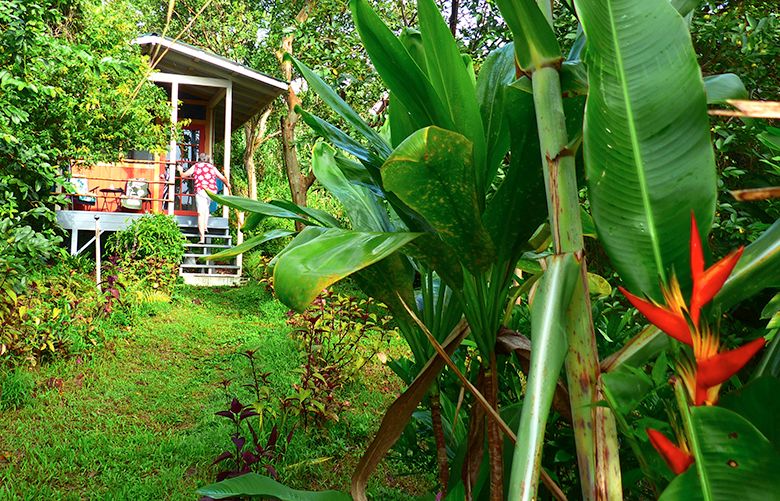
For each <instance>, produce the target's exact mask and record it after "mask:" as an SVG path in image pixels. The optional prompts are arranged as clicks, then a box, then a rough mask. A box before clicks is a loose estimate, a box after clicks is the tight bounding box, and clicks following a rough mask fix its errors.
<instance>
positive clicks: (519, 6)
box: [496, 0, 563, 71]
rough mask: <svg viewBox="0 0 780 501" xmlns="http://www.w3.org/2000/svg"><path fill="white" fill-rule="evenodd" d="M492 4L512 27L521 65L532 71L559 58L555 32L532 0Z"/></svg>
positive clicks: (557, 61) (509, 0) (555, 62)
mask: <svg viewBox="0 0 780 501" xmlns="http://www.w3.org/2000/svg"><path fill="white" fill-rule="evenodd" d="M496 3H497V4H498V8H499V9H500V10H501V15H502V16H504V21H506V24H507V25H508V26H509V29H510V30H512V38H514V40H515V52H516V53H517V62H518V63H519V64H520V67H521V68H523V69H524V70H526V71H533V70H535V69H539V68H541V67H543V66H550V65H553V64H557V63H559V62H560V61H561V60H562V59H563V57H562V56H561V48H560V46H559V45H558V39H557V38H555V32H554V31H553V29H552V26H550V23H549V22H548V21H547V18H546V17H545V15H544V13H542V11H541V10H539V6H538V5H537V4H536V1H535V0H496Z"/></svg>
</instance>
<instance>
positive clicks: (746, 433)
mask: <svg viewBox="0 0 780 501" xmlns="http://www.w3.org/2000/svg"><path fill="white" fill-rule="evenodd" d="M691 414H692V417H691V419H692V422H693V430H694V433H696V437H697V442H698V444H699V448H700V450H699V457H701V459H702V461H703V464H701V465H696V464H694V465H692V466H691V467H690V468H688V471H686V472H685V473H683V474H682V475H679V476H678V477H677V478H675V479H674V480H673V481H672V483H671V484H669V487H667V489H666V490H665V491H664V493H663V494H662V495H661V497H660V500H661V501H678V500H679V501H697V500H700V499H704V500H707V499H709V500H714V501H720V500H735V499H739V500H740V501H754V500H755V501H766V500H767V499H774V498H775V497H776V494H777V493H778V492H780V476H778V475H777V465H778V464H780V453H779V452H778V451H777V450H775V449H774V448H773V447H772V445H771V444H770V443H769V441H768V440H767V439H766V437H764V435H762V434H761V433H760V432H759V431H758V430H757V429H756V428H755V426H753V425H752V424H750V423H749V422H748V421H747V420H745V419H744V418H743V417H741V416H740V415H738V414H736V413H734V412H732V411H730V410H728V409H723V408H721V407H694V408H693V409H692V410H691ZM699 467H703V468H702V471H703V472H704V477H705V478H704V483H703V484H702V482H701V481H700V479H699V475H698V472H697V471H698V468H699ZM703 491H707V492H708V493H709V494H710V495H709V496H706V495H704V494H703Z"/></svg>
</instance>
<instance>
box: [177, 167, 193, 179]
mask: <svg viewBox="0 0 780 501" xmlns="http://www.w3.org/2000/svg"><path fill="white" fill-rule="evenodd" d="M178 170H179V175H180V176H181V177H182V179H184V178H187V177H192V175H193V174H194V173H195V166H194V165H193V166H192V167H190V168H189V169H187V170H184V169H182V167H181V165H179V167H178Z"/></svg>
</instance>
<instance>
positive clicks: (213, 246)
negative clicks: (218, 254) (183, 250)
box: [184, 243, 233, 249]
mask: <svg viewBox="0 0 780 501" xmlns="http://www.w3.org/2000/svg"><path fill="white" fill-rule="evenodd" d="M184 246H185V247H191V248H196V249H230V248H231V247H233V246H232V245H227V244H191V243H187V244H184Z"/></svg>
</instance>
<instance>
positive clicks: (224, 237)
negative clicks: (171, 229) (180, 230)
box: [184, 233, 233, 240]
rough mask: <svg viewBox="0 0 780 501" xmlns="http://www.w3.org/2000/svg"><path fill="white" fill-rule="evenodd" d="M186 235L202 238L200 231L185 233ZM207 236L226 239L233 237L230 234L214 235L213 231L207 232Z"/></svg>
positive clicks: (187, 236)
mask: <svg viewBox="0 0 780 501" xmlns="http://www.w3.org/2000/svg"><path fill="white" fill-rule="evenodd" d="M184 236H185V237H186V238H200V235H199V234H198V233H185V234H184ZM206 238H220V239H223V240H224V239H226V238H233V237H231V236H230V235H214V234H212V233H206Z"/></svg>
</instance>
